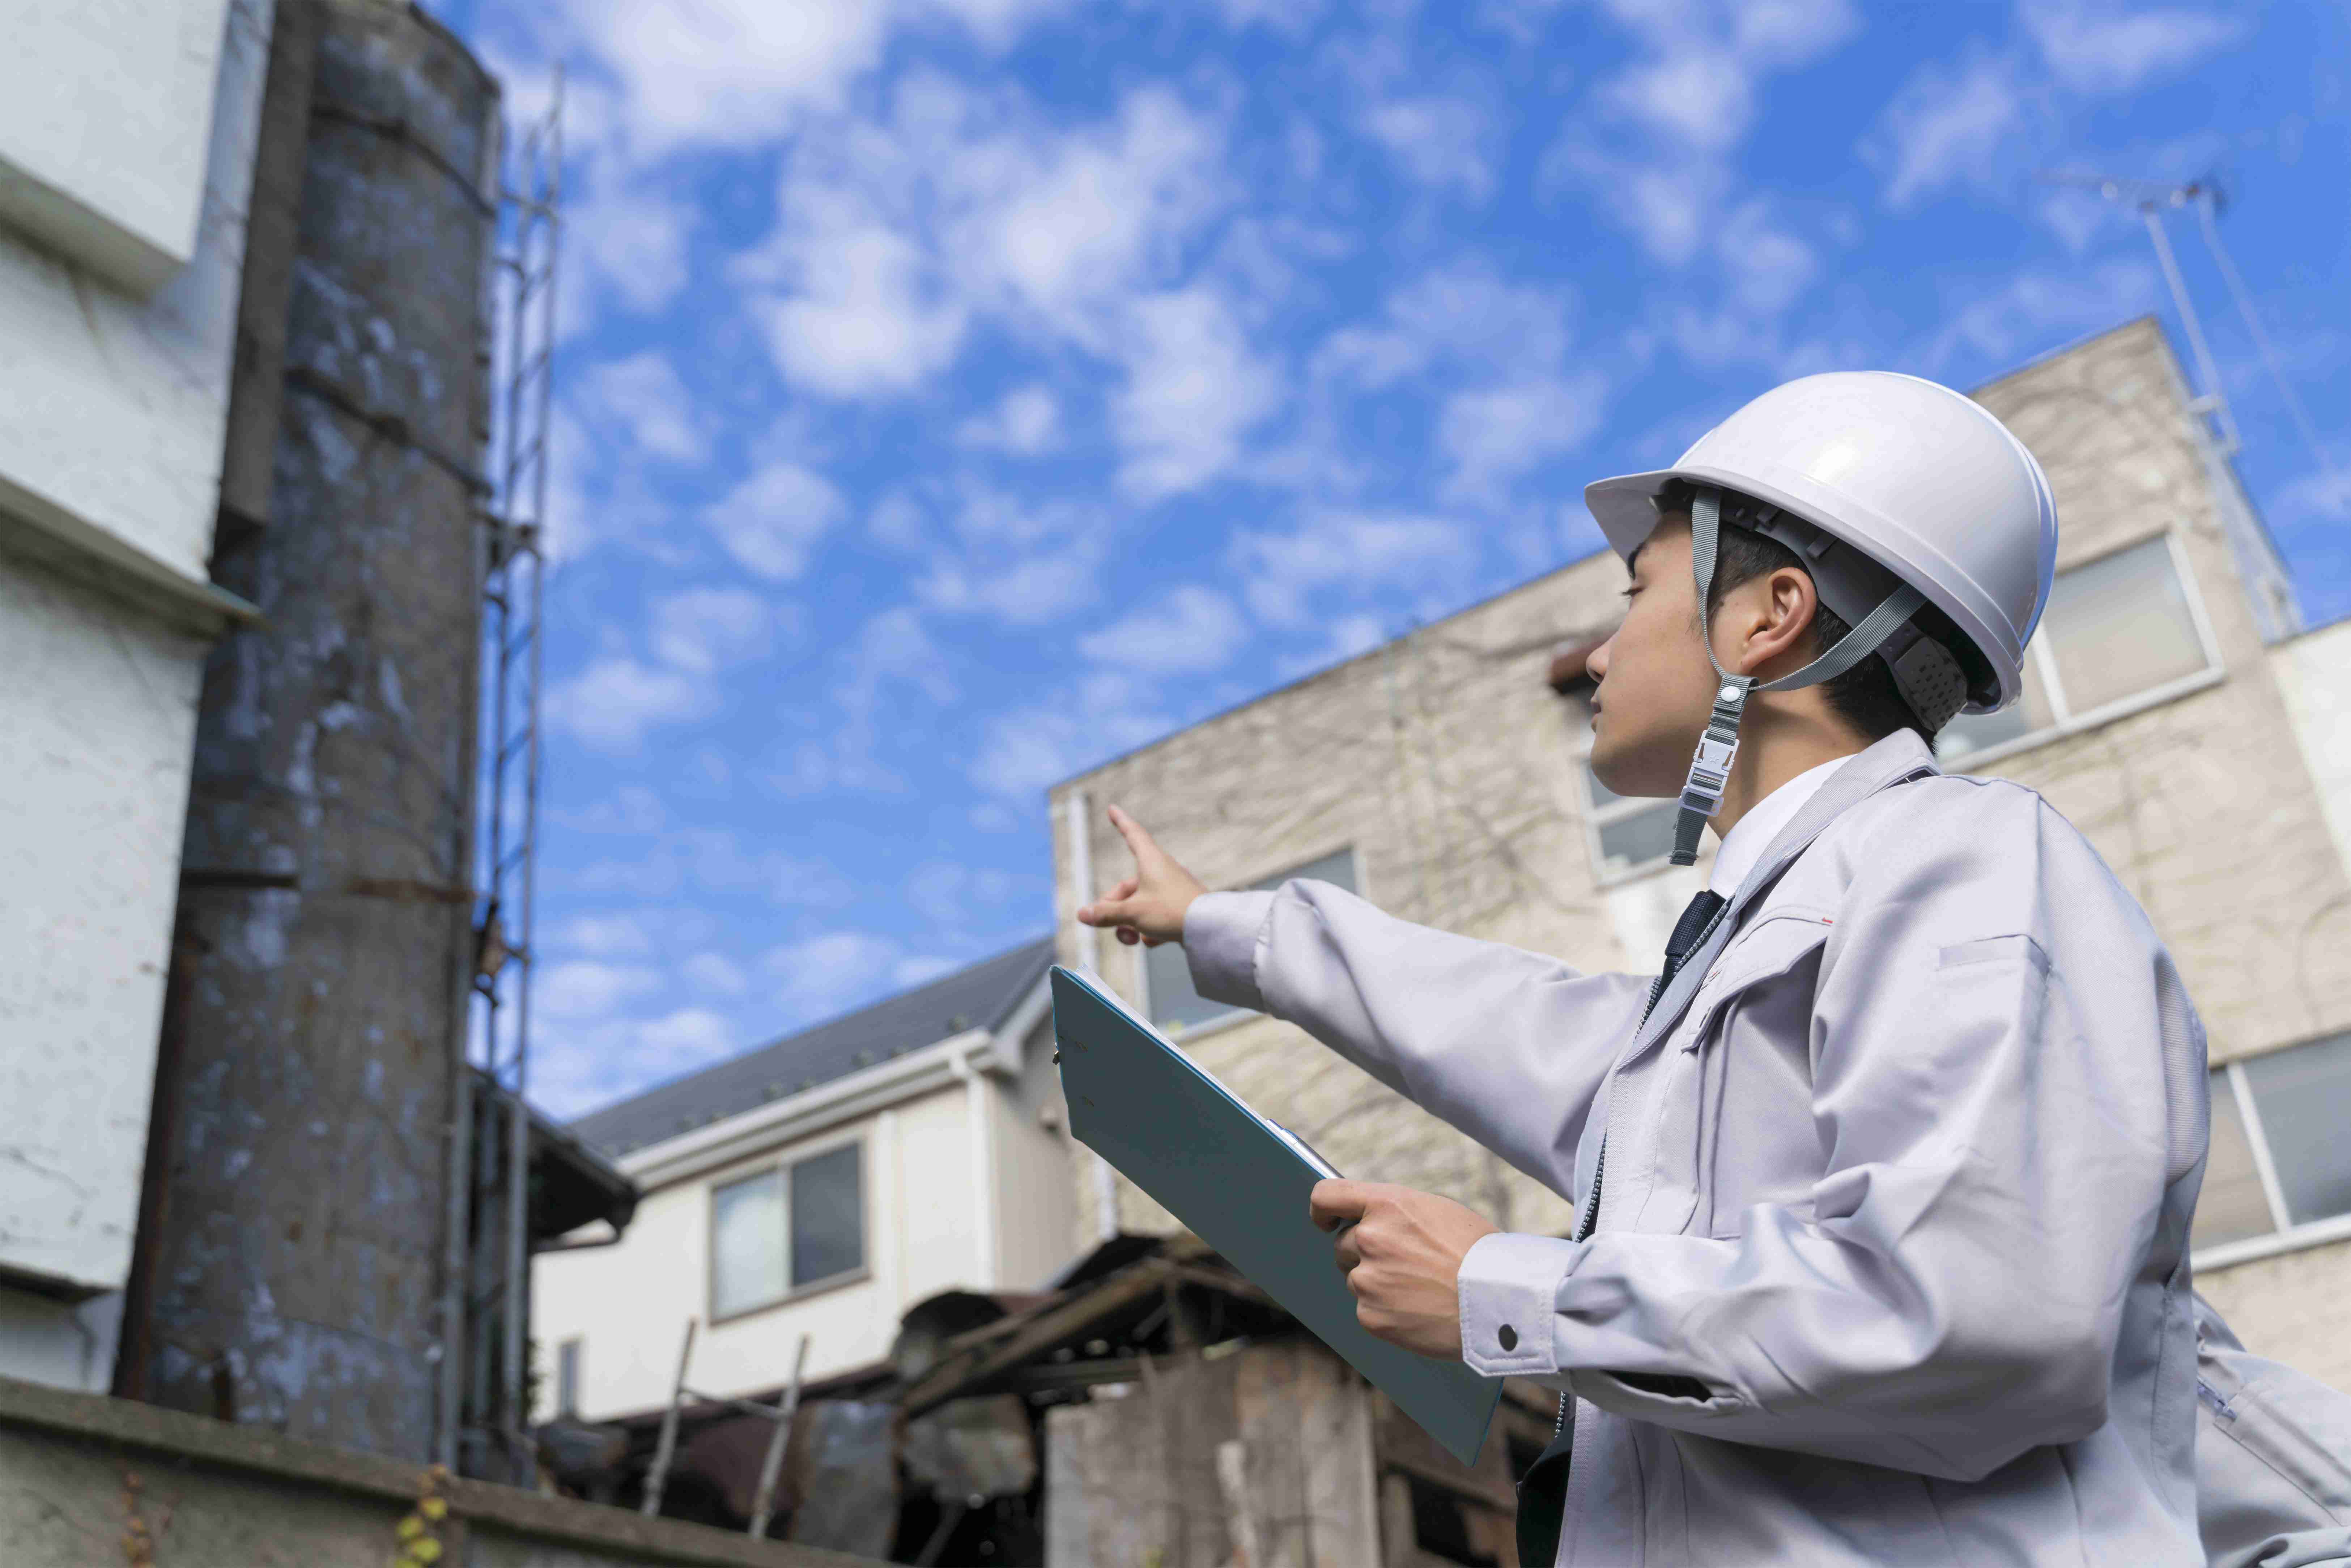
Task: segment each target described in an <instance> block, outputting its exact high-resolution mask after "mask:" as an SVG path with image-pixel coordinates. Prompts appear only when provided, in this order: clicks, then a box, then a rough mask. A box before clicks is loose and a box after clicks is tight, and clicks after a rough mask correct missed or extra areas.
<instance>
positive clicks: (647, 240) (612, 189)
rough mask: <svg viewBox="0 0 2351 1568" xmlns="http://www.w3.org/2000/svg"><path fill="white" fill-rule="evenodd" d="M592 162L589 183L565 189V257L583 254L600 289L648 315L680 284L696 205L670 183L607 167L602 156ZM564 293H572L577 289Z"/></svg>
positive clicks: (672, 295)
mask: <svg viewBox="0 0 2351 1568" xmlns="http://www.w3.org/2000/svg"><path fill="white" fill-rule="evenodd" d="M591 168H592V170H593V173H592V175H591V177H590V179H589V180H588V182H587V189H586V190H585V191H584V192H579V193H568V194H569V197H570V199H569V201H568V203H567V209H566V211H565V213H564V227H565V229H566V230H567V231H568V233H567V234H566V235H565V240H566V243H567V250H568V253H569V254H568V256H567V258H566V259H567V260H568V259H569V256H578V257H580V258H581V262H582V263H583V264H584V269H585V271H586V274H587V277H588V278H589V280H590V283H591V286H592V287H594V288H595V289H596V290H597V291H598V292H599V294H600V295H611V296H613V297H616V298H618V299H619V300H620V302H621V304H622V306H623V307H625V308H628V309H630V310H632V311H634V312H636V313H637V314H639V315H651V314H652V313H653V312H654V311H657V310H660V309H663V308H665V307H666V306H667V305H668V304H669V303H670V301H672V300H674V299H675V298H677V297H678V295H679V293H680V292H682V291H683V290H684V287H685V282H686V277H687V273H688V263H687V256H688V250H689V246H690V243H691V241H692V239H693V235H694V215H695V210H694V208H693V207H692V206H691V205H689V204H686V203H685V202H684V201H681V200H679V199H678V198H677V197H676V196H675V195H674V194H673V193H669V192H667V191H664V190H660V189H655V188H651V187H648V186H646V185H644V184H643V183H635V182H632V181H629V180H628V177H627V176H626V174H625V173H623V172H621V171H619V170H617V169H610V170H608V169H607V168H606V167H605V166H604V163H603V162H602V161H597V162H594V163H592V164H591ZM567 298H578V294H577V291H575V292H574V294H573V295H571V296H568V297H567Z"/></svg>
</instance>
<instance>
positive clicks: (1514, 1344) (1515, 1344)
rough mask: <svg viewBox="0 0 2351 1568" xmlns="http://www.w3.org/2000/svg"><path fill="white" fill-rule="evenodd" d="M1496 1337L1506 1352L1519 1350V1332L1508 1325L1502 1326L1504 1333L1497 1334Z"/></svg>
mask: <svg viewBox="0 0 2351 1568" xmlns="http://www.w3.org/2000/svg"><path fill="white" fill-rule="evenodd" d="M1494 1337H1495V1338H1496V1339H1499V1340H1500V1341H1501V1342H1502V1348H1503V1349H1504V1350H1516V1349H1518V1348H1519V1331H1518V1330H1516V1329H1514V1328H1512V1327H1511V1326H1510V1324H1508V1323H1504V1324H1503V1325H1502V1332H1501V1333H1499V1334H1496V1335H1495V1336H1494Z"/></svg>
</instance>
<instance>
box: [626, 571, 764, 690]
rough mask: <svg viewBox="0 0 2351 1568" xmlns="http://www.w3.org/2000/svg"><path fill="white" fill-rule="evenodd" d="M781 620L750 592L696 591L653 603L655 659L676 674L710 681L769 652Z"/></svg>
mask: <svg viewBox="0 0 2351 1568" xmlns="http://www.w3.org/2000/svg"><path fill="white" fill-rule="evenodd" d="M775 621H776V617H775V614H774V612H772V611H770V610H769V608H768V602H767V601H765V600H763V599H761V598H760V597H759V596H758V594H756V593H753V592H751V591H748V590H747V589H741V588H694V589H688V590H686V591H684V592H682V593H671V594H665V595H664V596H663V597H662V598H660V599H657V600H655V601H653V616H652V638H653V656H654V657H655V658H657V659H659V660H660V661H661V662H662V663H663V664H667V665H668V666H669V667H670V668H672V669H674V670H682V671H684V672H685V673H687V674H697V675H708V674H716V672H717V671H719V670H721V669H723V668H725V667H726V666H727V665H729V664H741V663H743V662H744V661H745V660H747V659H754V658H757V657H758V656H759V655H760V654H761V653H766V652H767V651H768V644H769V643H770V641H771V640H772V638H773V636H774V631H775Z"/></svg>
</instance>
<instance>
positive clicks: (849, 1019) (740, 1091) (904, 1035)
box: [570, 936, 1053, 1155]
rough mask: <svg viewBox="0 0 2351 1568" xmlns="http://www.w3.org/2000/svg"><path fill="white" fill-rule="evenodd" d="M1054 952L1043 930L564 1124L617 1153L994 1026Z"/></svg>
mask: <svg viewBox="0 0 2351 1568" xmlns="http://www.w3.org/2000/svg"><path fill="white" fill-rule="evenodd" d="M1052 962H1053V939H1052V938H1051V937H1050V936H1040V937H1039V938H1037V939H1036V940H1035V941H1032V942H1026V943H1023V944H1022V945H1021V946H1018V947H1015V948H1013V949H1012V950H1011V951H1010V952H1008V953H999V954H998V955H997V956H995V957H993V958H983V959H981V960H980V961H979V962H978V963H977V964H974V965H972V966H971V967H969V968H967V969H958V970H956V972H955V973H954V974H952V975H942V976H941V977H939V978H937V979H935V980H932V981H929V982H927V983H926V984H924V985H921V986H917V987H915V988H914V989H913V990H911V991H903V992H901V993H899V994H898V995H897V996H894V997H890V998H885V999H883V1000H882V1001H878V1002H876V1003H874V1004H873V1005H872V1007H869V1008H865V1009H861V1010H860V1011H857V1012H853V1013H850V1014H847V1015H846V1016H844V1017H841V1018H837V1019H832V1020H831V1021H830V1022H827V1023H820V1024H818V1025H817V1026H816V1027H815V1028H814V1029H808V1030H801V1031H800V1032H799V1033H798V1034H794V1035H787V1036H785V1037H784V1038H783V1039H781V1040H777V1041H776V1042H774V1043H773V1044H771V1045H763V1046H761V1047H760V1048H759V1049H758V1050H757V1051H747V1052H745V1053H744V1054H743V1055H741V1056H737V1057H735V1058H733V1059H732V1060H731V1061H722V1062H719V1063H718V1064H717V1065H716V1066H713V1067H705V1068H704V1069H703V1070H702V1071H699V1072H695V1073H690V1074H688V1075H687V1076H685V1077H684V1078H676V1079H672V1080H671V1081H670V1082H667V1083H662V1084H656V1085H655V1086H654V1087H653V1088H651V1089H648V1090H646V1091H645V1092H643V1093H641V1094H636V1095H632V1097H630V1098H629V1099H626V1100H623V1101H621V1102H620V1103H617V1104H613V1105H607V1106H605V1107H604V1108H603V1109H602V1110H601V1111H591V1112H590V1113H588V1114H587V1115H585V1116H582V1117H580V1119H579V1120H578V1121H576V1122H574V1123H572V1124H571V1129H570V1130H571V1132H572V1133H573V1134H576V1135H577V1136H578V1137H579V1138H580V1141H581V1142H582V1143H585V1144H587V1145H589V1146H590V1147H591V1148H594V1149H596V1150H599V1151H600V1152H601V1153H603V1154H605V1155H624V1154H627V1153H628V1152H629V1151H630V1150H632V1149H640V1148H643V1147H644V1146H645V1145H648V1144H655V1143H659V1142H661V1141H662V1140H663V1139H664V1138H674V1137H675V1136H677V1135H678V1134H680V1133H684V1132H689V1131H691V1130H693V1129H694V1128H695V1127H699V1126H702V1125H704V1124H706V1123H710V1122H716V1121H719V1120H721V1119H723V1118H725V1117H727V1116H733V1115H737V1114H739V1113H742V1112H745V1111H748V1110H751V1109H753V1108H754V1107H756V1106H758V1105H762V1104H765V1103H768V1101H770V1100H780V1099H784V1098H787V1097H788V1096H790V1095H793V1094H799V1093H804V1092H807V1091H808V1090H810V1089H814V1088H816V1087H818V1086H819V1085H820V1084H825V1083H830V1082H832V1081H833V1080H834V1079H836V1078H845V1077H847V1076H848V1075H849V1074H851V1073H852V1072H855V1071H859V1070H861V1069H862V1068H866V1067H870V1066H872V1065H873V1064H874V1063H876V1062H879V1061H886V1060H887V1059H889V1058H890V1057H893V1056H903V1055H904V1054H905V1053H906V1052H908V1051H920V1050H921V1049H922V1048H923V1047H925V1046H926V1045H935V1044H936V1043H938V1042H939V1041H940V1040H945V1039H946V1038H947V1037H948V1036H949V1035H953V1034H959V1033H961V1032H962V1031H963V1030H967V1029H991V1030H992V1029H996V1028H998V1027H999V1026H1001V1025H1002V1024H1003V1022H1004V1020H1005V1019H1007V1018H1008V1017H1009V1016H1011V1013H1012V1009H1015V1008H1017V1007H1019V1005H1020V1000H1021V998H1024V997H1026V996H1027V995H1028V994H1029V990H1030V989H1031V988H1033V987H1034V986H1035V985H1036V983H1037V981H1038V979H1039V977H1041V976H1042V975H1043V974H1044V973H1045V971H1046V969H1047V968H1048V967H1050V966H1051V964H1052Z"/></svg>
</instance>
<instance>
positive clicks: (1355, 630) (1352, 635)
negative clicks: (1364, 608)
mask: <svg viewBox="0 0 2351 1568" xmlns="http://www.w3.org/2000/svg"><path fill="white" fill-rule="evenodd" d="M1385 638H1386V629H1385V627H1384V626H1383V625H1382V624H1381V622H1380V618H1379V617H1378V616H1376V615H1372V614H1368V613H1360V614H1354V615H1342V616H1340V617H1338V618H1337V619H1335V620H1333V621H1332V622H1330V624H1329V625H1327V626H1326V627H1324V628H1323V635H1322V638H1321V639H1320V640H1319V641H1318V642H1316V643H1313V644H1312V645H1311V646H1310V647H1308V648H1306V649H1304V650H1302V651H1301V652H1299V653H1286V654H1284V655H1283V656H1282V657H1280V658H1279V659H1277V660H1275V661H1274V666H1273V673H1274V674H1275V675H1276V676H1277V677H1279V678H1280V679H1282V680H1285V681H1288V680H1295V679H1297V678H1298V677H1299V676H1301V675H1305V674H1312V673H1313V672H1314V671H1316V670H1327V669H1329V668H1330V667H1331V666H1332V665H1333V664H1343V663H1345V662H1346V661H1347V660H1349V659H1352V658H1353V657H1354V656H1355V655H1356V654H1358V653H1368V652H1369V651H1371V650H1372V649H1374V648H1376V647H1378V646H1379V645H1380V643H1382V642H1383V641H1384V640H1385Z"/></svg>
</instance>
